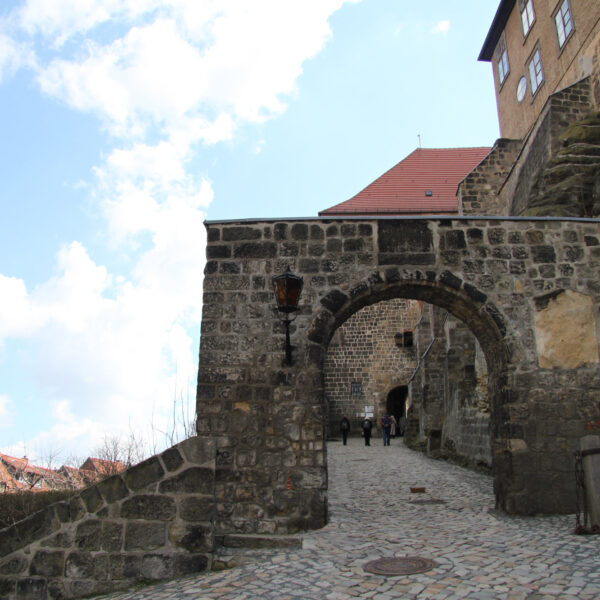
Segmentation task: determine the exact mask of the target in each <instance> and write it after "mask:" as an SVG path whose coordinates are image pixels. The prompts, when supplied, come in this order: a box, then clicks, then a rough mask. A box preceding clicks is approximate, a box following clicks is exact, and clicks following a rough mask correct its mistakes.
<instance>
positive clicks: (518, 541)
mask: <svg viewBox="0 0 600 600" xmlns="http://www.w3.org/2000/svg"><path fill="white" fill-rule="evenodd" d="M371 443H372V445H371V446H370V447H365V446H364V445H363V442H362V440H360V439H351V440H349V442H348V446H343V445H342V444H341V442H330V443H329V444H328V454H329V455H328V463H329V478H330V482H329V485H330V490H329V502H330V522H329V524H328V525H327V526H326V527H325V528H323V529H321V530H319V531H315V532H311V533H307V534H304V536H303V539H304V542H303V547H302V549H290V550H277V551H253V553H252V559H251V562H248V563H247V564H242V565H241V566H239V567H235V568H231V569H227V570H225V571H220V572H213V573H205V574H199V575H198V576H195V577H187V578H185V579H179V580H176V581H171V582H168V583H160V584H157V585H154V586H150V587H146V588H141V589H138V590H136V591H134V592H128V593H119V594H113V595H111V596H109V598H111V599H112V600H117V599H118V600H141V599H151V600H166V599H178V600H208V599H215V598H226V599H228V600H254V599H261V600H271V599H272V600H292V599H295V600H297V599H302V600H312V599H314V600H322V599H327V600H344V599H348V598H374V599H375V600H391V599H393V598H419V599H440V600H441V599H445V600H451V599H452V600H454V599H459V598H460V599H462V598H472V599H480V600H488V599H490V600H491V599H502V600H521V599H522V600H525V599H527V600H543V599H546V598H560V599H563V600H570V599H573V600H588V599H589V600H592V599H594V600H596V599H598V598H600V554H599V548H600V536H576V535H573V534H572V531H573V528H574V524H575V523H574V517H573V516H559V517H527V518H525V517H507V516H505V515H503V514H501V513H497V512H496V511H495V510H494V500H493V493H492V480H491V478H490V477H489V476H486V475H482V474H479V473H474V472H471V471H467V470H464V469H462V468H460V467H457V466H454V465H451V464H448V463H446V462H442V461H434V460H431V459H427V458H426V457H424V456H423V455H421V454H419V453H416V452H412V451H410V450H408V449H407V448H405V447H404V445H403V444H402V442H401V441H400V440H399V439H396V440H392V445H391V446H388V447H383V446H382V445H381V440H380V439H374V440H372V442H371ZM415 486H419V487H425V489H426V491H425V493H421V494H415V493H411V491H410V487H415ZM435 501H443V502H442V503H440V502H435ZM402 556H419V557H423V558H428V559H431V560H434V561H435V562H436V566H435V567H434V568H433V569H432V570H430V571H428V572H426V573H422V574H416V575H408V576H400V577H384V576H380V575H371V574H369V573H367V572H365V571H364V570H363V566H364V565H365V563H366V562H368V561H370V560H374V559H378V558H381V557H402Z"/></svg>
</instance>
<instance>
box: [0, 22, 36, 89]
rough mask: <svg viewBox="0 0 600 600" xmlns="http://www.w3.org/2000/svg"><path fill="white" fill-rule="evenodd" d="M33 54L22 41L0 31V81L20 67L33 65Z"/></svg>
mask: <svg viewBox="0 0 600 600" xmlns="http://www.w3.org/2000/svg"><path fill="white" fill-rule="evenodd" d="M34 65H35V56H34V54H33V52H32V51H31V49H30V48H29V47H28V46H27V45H26V44H24V43H19V42H17V41H15V40H14V39H12V38H11V37H9V36H8V35H5V34H3V33H2V32H0V83H2V80H3V79H4V77H5V76H7V75H12V74H13V73H14V72H15V71H17V70H18V69H20V68H22V67H34Z"/></svg>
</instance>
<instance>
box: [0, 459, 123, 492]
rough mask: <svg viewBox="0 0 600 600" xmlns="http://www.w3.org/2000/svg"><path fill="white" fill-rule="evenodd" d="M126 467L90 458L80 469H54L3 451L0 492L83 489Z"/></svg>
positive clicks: (121, 464)
mask: <svg viewBox="0 0 600 600" xmlns="http://www.w3.org/2000/svg"><path fill="white" fill-rule="evenodd" d="M125 468H126V467H125V464H123V463H122V462H121V461H110V460H103V459H101V458H92V457H90V458H88V459H87V460H86V461H85V462H84V463H83V465H81V467H80V468H77V467H69V466H67V465H63V466H62V467H61V468H60V469H58V470H54V469H46V468H44V467H39V466H37V465H33V464H31V463H30V462H29V459H28V458H27V457H23V458H15V457H14V456H8V455H6V454H0V493H12V492H19V491H33V492H48V491H51V490H63V489H81V488H84V487H86V486H88V485H91V484H93V483H96V482H97V481H99V480H100V479H104V478H105V477H109V476H110V475H113V474H115V473H119V472H121V471H123V470H124V469H125Z"/></svg>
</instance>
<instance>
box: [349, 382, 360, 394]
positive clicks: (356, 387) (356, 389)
mask: <svg viewBox="0 0 600 600" xmlns="http://www.w3.org/2000/svg"><path fill="white" fill-rule="evenodd" d="M361 392H362V389H361V385H360V383H351V384H350V393H351V394H352V395H353V396H360V394H361Z"/></svg>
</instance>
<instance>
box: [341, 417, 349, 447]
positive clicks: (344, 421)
mask: <svg viewBox="0 0 600 600" xmlns="http://www.w3.org/2000/svg"><path fill="white" fill-rule="evenodd" d="M340 431H341V432H342V442H344V446H345V445H346V442H347V441H348V434H349V433H350V421H348V419H347V418H346V417H342V420H341V421H340Z"/></svg>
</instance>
